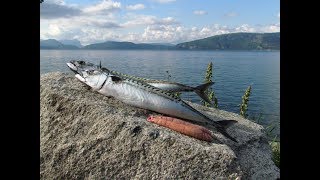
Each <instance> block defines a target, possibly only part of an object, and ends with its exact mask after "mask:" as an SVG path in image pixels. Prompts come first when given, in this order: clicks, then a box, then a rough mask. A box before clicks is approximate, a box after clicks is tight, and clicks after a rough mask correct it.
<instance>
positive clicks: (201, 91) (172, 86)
mask: <svg viewBox="0 0 320 180" xmlns="http://www.w3.org/2000/svg"><path fill="white" fill-rule="evenodd" d="M70 62H72V63H73V64H76V65H77V66H78V67H79V68H82V69H94V68H99V69H101V70H102V71H104V72H106V73H112V74H114V75H116V76H119V77H121V78H126V79H133V80H137V81H143V82H145V83H147V84H149V85H151V86H154V87H157V88H160V89H162V90H165V91H168V92H172V93H176V92H195V93H196V94H197V95H198V96H200V98H202V99H203V100H204V101H206V102H207V103H209V104H211V105H212V102H211V100H210V99H209V98H208V96H207V95H206V93H205V91H206V90H207V89H208V88H209V87H210V86H212V85H213V84H214V82H208V83H205V84H201V85H199V86H196V87H191V86H187V85H184V84H181V83H176V82H171V81H164V80H155V79H147V78H142V77H137V76H131V75H127V74H124V73H121V72H117V71H113V70H109V69H107V68H105V67H102V66H101V62H100V65H99V66H97V65H94V64H92V63H90V62H85V61H75V60H73V61H70Z"/></svg>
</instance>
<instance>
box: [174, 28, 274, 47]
mask: <svg viewBox="0 0 320 180" xmlns="http://www.w3.org/2000/svg"><path fill="white" fill-rule="evenodd" d="M176 48H177V49H194V50H280V32H277V33H231V34H223V35H217V36H211V37H208V38H204V39H199V40H195V41H190V42H184V43H180V44H177V45H176Z"/></svg>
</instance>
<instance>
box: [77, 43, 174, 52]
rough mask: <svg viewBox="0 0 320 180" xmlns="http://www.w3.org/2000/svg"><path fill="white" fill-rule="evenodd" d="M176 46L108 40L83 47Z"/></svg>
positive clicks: (146, 47)
mask: <svg viewBox="0 0 320 180" xmlns="http://www.w3.org/2000/svg"><path fill="white" fill-rule="evenodd" d="M173 48H174V47H171V46H166V45H161V44H147V43H141V44H135V43H132V42H117V41H107V42H103V43H95V44H90V45H87V46H84V47H83V49H159V50H160V49H173Z"/></svg>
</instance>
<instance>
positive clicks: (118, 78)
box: [110, 76, 122, 82]
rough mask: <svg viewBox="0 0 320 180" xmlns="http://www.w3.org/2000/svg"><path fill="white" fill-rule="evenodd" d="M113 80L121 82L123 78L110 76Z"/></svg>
mask: <svg viewBox="0 0 320 180" xmlns="http://www.w3.org/2000/svg"><path fill="white" fill-rule="evenodd" d="M110 77H111V79H112V81H113V82H119V81H122V79H121V78H120V77H119V76H110Z"/></svg>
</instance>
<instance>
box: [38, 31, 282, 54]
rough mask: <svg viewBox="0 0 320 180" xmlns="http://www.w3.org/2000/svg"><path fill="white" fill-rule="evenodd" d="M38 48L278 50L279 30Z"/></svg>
mask: <svg viewBox="0 0 320 180" xmlns="http://www.w3.org/2000/svg"><path fill="white" fill-rule="evenodd" d="M40 49H97V50H108V49H110V50H113V49H127V50H128V49H136V50H139V49H141V50H143V49H151V50H280V32H277V33H231V34H223V35H217V36H211V37H208V38H204V39H199V40H195V41H190V42H184V43H180V44H177V45H174V44H170V43H140V44H136V43H132V42H118V41H107V42H102V43H94V44H89V45H86V46H82V45H81V43H80V41H78V40H61V41H57V40H55V39H48V40H40Z"/></svg>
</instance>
